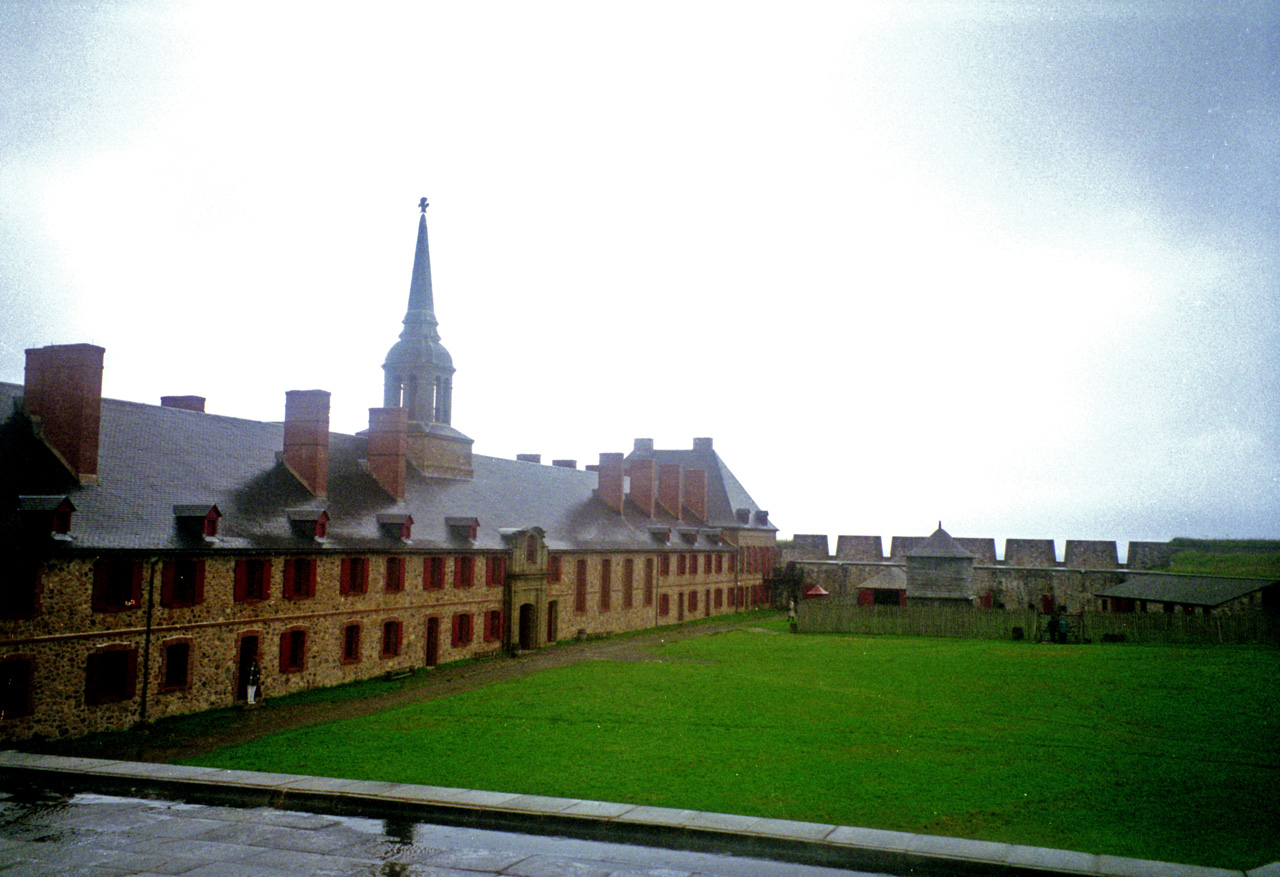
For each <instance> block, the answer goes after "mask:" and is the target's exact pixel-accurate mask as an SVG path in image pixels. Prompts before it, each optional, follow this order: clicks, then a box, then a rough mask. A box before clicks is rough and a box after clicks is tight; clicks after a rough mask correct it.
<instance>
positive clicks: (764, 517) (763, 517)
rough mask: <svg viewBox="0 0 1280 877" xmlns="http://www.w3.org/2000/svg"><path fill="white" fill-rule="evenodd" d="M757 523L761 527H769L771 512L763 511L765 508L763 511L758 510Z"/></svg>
mask: <svg viewBox="0 0 1280 877" xmlns="http://www.w3.org/2000/svg"><path fill="white" fill-rule="evenodd" d="M756 525H757V526H760V527H767V526H769V513H768V512H766V511H763V510H761V511H757V512H756Z"/></svg>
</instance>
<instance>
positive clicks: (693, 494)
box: [588, 438, 712, 521]
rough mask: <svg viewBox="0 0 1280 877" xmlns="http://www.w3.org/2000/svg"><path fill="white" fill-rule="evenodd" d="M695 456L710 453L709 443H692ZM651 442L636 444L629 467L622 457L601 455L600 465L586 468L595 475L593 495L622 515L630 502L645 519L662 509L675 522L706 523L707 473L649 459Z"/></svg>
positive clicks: (644, 439) (706, 439)
mask: <svg viewBox="0 0 1280 877" xmlns="http://www.w3.org/2000/svg"><path fill="white" fill-rule="evenodd" d="M693 449H694V451H695V452H696V453H709V452H710V451H711V449H712V443H711V439H709V438H696V439H694V440H693ZM653 452H654V445H653V439H650V438H638V439H636V440H635V450H634V452H633V453H634V454H638V455H639V456H635V457H634V458H633V459H632V460H631V461H630V462H629V463H628V462H626V461H625V460H624V459H623V455H622V454H617V453H605V454H601V455H600V463H599V464H598V465H596V466H589V467H588V468H589V469H594V470H595V471H596V477H597V482H596V495H597V496H599V497H600V499H602V500H603V501H604V502H605V504H606V505H608V506H609V508H611V509H613V510H614V511H616V512H619V513H620V512H621V511H622V507H623V505H624V503H625V502H627V501H630V502H631V504H632V505H633V506H635V507H636V508H637V509H639V510H640V511H641V512H642V513H643V514H644V515H645V516H647V517H650V518H652V517H655V516H656V515H657V514H658V511H659V509H661V510H662V511H663V512H665V513H666V514H668V515H670V516H671V517H673V518H675V519H677V520H685V519H687V518H689V517H692V518H694V519H696V520H698V521H705V520H706V519H707V470H706V469H705V468H685V467H684V466H683V465H681V464H680V463H659V462H657V461H656V460H655V459H654V458H653V457H652V456H649V455H652V454H653Z"/></svg>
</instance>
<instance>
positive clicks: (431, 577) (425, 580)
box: [422, 557, 444, 591]
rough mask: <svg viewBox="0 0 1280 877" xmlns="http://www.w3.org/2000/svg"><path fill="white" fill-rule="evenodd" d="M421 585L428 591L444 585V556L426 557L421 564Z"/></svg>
mask: <svg viewBox="0 0 1280 877" xmlns="http://www.w3.org/2000/svg"><path fill="white" fill-rule="evenodd" d="M422 587H424V588H426V589H427V590H430V591H435V590H439V589H440V588H443V587H444V558H443V557H428V558H427V562H426V563H424V564H423V565H422Z"/></svg>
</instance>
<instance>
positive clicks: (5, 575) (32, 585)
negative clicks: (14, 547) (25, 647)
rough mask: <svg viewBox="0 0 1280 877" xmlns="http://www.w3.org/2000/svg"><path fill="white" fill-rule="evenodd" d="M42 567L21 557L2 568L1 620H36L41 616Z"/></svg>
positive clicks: (0, 570) (0, 579)
mask: <svg viewBox="0 0 1280 877" xmlns="http://www.w3.org/2000/svg"><path fill="white" fill-rule="evenodd" d="M41 571H42V567H41V564H40V562H39V561H38V560H34V559H30V558H26V557H23V556H21V555H19V556H18V557H16V558H13V559H12V560H8V559H6V562H5V564H4V565H3V566H0V618H6V619H16V618H34V617H35V616H37V615H39V614H40V586H41V579H42V576H41Z"/></svg>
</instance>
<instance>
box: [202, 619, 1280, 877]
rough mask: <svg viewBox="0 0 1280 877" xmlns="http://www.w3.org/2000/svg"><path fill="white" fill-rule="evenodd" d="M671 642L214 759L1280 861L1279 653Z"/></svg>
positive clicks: (745, 636) (777, 627) (737, 639)
mask: <svg viewBox="0 0 1280 877" xmlns="http://www.w3.org/2000/svg"><path fill="white" fill-rule="evenodd" d="M782 631H783V624H782V623H780V622H768V623H765V624H763V625H761V626H760V627H758V628H755V629H753V630H738V631H734V632H731V633H725V634H720V635H714V636H708V637H702V638H699V639H693V640H688V641H685V642H680V643H673V644H667V645H664V646H656V647H654V649H653V657H654V658H655V659H660V660H654V661H633V662H619V661H592V662H587V663H584V664H580V665H577V666H573V667H566V668H562V669H557V670H550V671H547V672H545V673H542V674H538V675H535V676H532V677H528V678H525V679H522V680H519V681H516V682H510V683H502V684H497V685H493V686H490V687H488V688H484V689H481V690H478V691H473V692H469V693H465V694H459V695H454V696H451V697H448V698H443V699H440V700H435V701H429V702H424V703H420V704H416V705H413V706H411V707H406V708H400V709H395V710H388V711H386V712H383V713H380V714H377V715H374V716H371V717H367V718H361V719H353V720H346V721H340V722H332V723H327V724H323V725H318V726H313V727H310V728H306V729H301V730H297V731H289V732H283V733H280V734H276V735H274V736H271V737H268V738H263V739H261V740H258V741H256V742H254V743H252V744H249V745H245V746H239V747H233V748H229V749H223V750H219V751H217V752H214V753H212V754H210V755H209V756H207V757H205V758H202V759H199V761H198V762H195V763H199V764H206V765H213V766H220V767H236V768H243V769H250V770H265V771H283V772H292V773H307V774H316V775H325V776H335V777H351V778H363V779H380V780H396V781H401V782H413V783H426V784H433V785H443V786H462V787H470V788H479V789H493V790H502V791H512V792H523V793H531V794H543V795H558V796H566V797H578V798H588V799H596V800H606V801H625V802H635V803H644V804H655V805H661V806H667V807H681V808H693V809H698V810H710V811H719V812H727V813H741V814H748V815H762V816H773V817H779V818H786V819H797V820H805V821H813V822H832V823H838V824H845V825H860V826H868V827H876V828H887V829H896V830H903V831H914V832H925V833H931V834H944V835H954V836H960V837H971V838H978V839H987V840H998V841H1010V842H1017V843H1025V844H1032V845H1037V846H1048V847H1057V848H1062V849H1073V850H1082V851H1088V852H1099V853H1102V852H1105V853H1112V854H1116V855H1124V856H1135V857H1139V858H1153V859H1162V860H1167V861H1178V862H1186V863H1193V864H1202V865H1215V866H1221V867H1232V868H1255V867H1257V866H1259V865H1262V864H1265V863H1267V862H1272V861H1276V860H1280V839H1278V833H1277V832H1276V826H1277V825H1278V824H1280V696H1278V695H1277V693H1276V685H1275V680H1276V677H1277V670H1278V669H1280V653H1277V652H1276V651H1275V650H1268V649H1263V648H1251V647H1216V648H1194V649H1190V648H1175V647H1143V646H1133V645H1109V646H1099V645H1092V646H1049V645H1032V644H1030V643H1012V642H1010V643H998V642H986V641H977V640H944V639H923V638H921V639H906V638H889V637H856V638H855V637H845V636H835V635H826V636H823V635H813V636H791V635H788V634H786V633H783V632H782Z"/></svg>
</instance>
